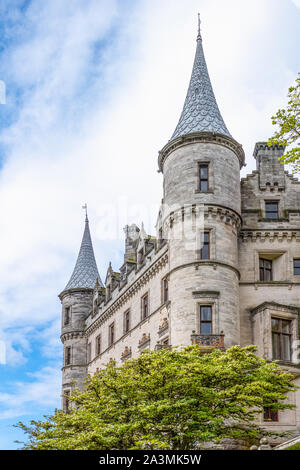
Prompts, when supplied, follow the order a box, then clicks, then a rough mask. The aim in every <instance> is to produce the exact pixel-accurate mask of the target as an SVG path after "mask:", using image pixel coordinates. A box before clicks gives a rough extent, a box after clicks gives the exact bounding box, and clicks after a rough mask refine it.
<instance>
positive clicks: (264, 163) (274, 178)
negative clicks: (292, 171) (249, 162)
mask: <svg viewBox="0 0 300 470" xmlns="http://www.w3.org/2000/svg"><path fill="white" fill-rule="evenodd" d="M284 151H285V146H281V145H272V146H271V147H269V146H268V143H267V142H257V143H256V145H255V148H254V153H253V156H254V158H255V160H256V169H257V170H258V171H259V187H260V189H262V190H264V189H267V187H269V188H270V189H274V187H276V188H277V189H279V190H284V189H285V175H284V166H283V165H282V164H281V163H280V161H279V160H278V159H279V158H280V157H282V155H283V154H284Z"/></svg>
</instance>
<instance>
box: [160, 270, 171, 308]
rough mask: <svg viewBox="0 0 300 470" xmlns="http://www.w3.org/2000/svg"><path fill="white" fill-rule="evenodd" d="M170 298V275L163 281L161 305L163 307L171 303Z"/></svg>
mask: <svg viewBox="0 0 300 470" xmlns="http://www.w3.org/2000/svg"><path fill="white" fill-rule="evenodd" d="M165 282H167V298H166V297H165V293H166V290H165ZM169 298H170V292H169V275H167V276H164V277H163V278H162V279H161V304H162V305H163V304H165V303H167V302H168V301H169Z"/></svg>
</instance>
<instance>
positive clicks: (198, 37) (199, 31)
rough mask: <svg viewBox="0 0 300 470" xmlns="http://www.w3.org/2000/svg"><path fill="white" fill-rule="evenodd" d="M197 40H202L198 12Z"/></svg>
mask: <svg viewBox="0 0 300 470" xmlns="http://www.w3.org/2000/svg"><path fill="white" fill-rule="evenodd" d="M197 41H202V37H201V19H200V13H198V36H197Z"/></svg>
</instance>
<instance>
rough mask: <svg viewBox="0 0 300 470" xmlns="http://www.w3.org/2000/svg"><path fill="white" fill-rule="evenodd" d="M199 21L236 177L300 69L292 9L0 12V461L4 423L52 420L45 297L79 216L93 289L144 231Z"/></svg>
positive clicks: (141, 0)
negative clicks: (237, 153) (94, 266)
mask: <svg viewBox="0 0 300 470" xmlns="http://www.w3.org/2000/svg"><path fill="white" fill-rule="evenodd" d="M198 12H200V13H201V20H202V24H201V31H202V38H203V46H204V52H205V56H206V61H207V65H208V70H209V73H210V77H211V81H212V84H213V88H214V92H215V95H216V98H217V101H218V104H219V108H220V110H221V113H222V116H223V118H224V121H225V123H226V125H227V127H228V129H229V131H230V133H231V135H232V136H233V137H234V138H235V139H236V140H237V141H238V142H239V143H241V144H242V145H243V148H244V150H245V153H246V161H247V167H246V168H244V169H243V170H242V176H245V175H246V174H248V173H251V171H252V170H253V169H255V161H254V159H253V157H252V154H253V149H254V145H255V143H256V142H259V141H265V140H267V139H268V138H269V137H270V136H271V135H272V133H273V126H272V124H271V116H272V115H273V114H274V113H275V112H276V110H277V109H278V108H279V107H281V106H284V105H285V103H286V95H287V90H288V88H289V86H291V84H292V83H293V82H294V80H295V78H296V77H297V73H298V72H299V69H300V67H299V65H300V64H299V40H300V29H299V20H300V0H294V1H293V0H252V1H251V2H250V1H247V0H244V1H243V2H241V1H240V0H226V1H224V0H172V1H170V0H109V1H108V0H72V2H70V1H69V0H51V1H48V2H44V1H43V0H26V1H25V0H1V3H0V80H1V81H0V103H1V104H0V214H1V222H0V449H16V448H20V447H21V445H20V444H18V443H15V442H14V441H16V440H18V441H22V440H24V439H25V436H24V435H23V433H22V432H21V431H20V430H18V429H16V428H14V427H13V424H14V423H16V422H18V421H23V422H25V423H29V421H30V420H31V419H40V418H43V416H44V415H48V414H51V413H53V411H54V409H55V408H59V407H60V387H61V364H62V345H61V343H60V339H59V337H60V324H61V305H60V301H59V299H58V297H57V296H58V294H59V293H60V292H61V291H62V290H63V288H64V287H65V285H66V284H67V282H68V280H69V277H70V275H71V273H72V270H73V267H74V265H75V261H76V257H77V254H78V251H79V247H80V243H81V237H82V234H83V229H84V217H85V214H84V211H83V210H82V206H83V205H84V204H85V203H87V204H88V213H89V220H90V228H91V233H92V238H93V244H94V250H95V255H96V259H97V263H98V268H99V271H100V274H101V277H102V280H105V276H106V270H107V267H108V263H109V261H111V262H112V266H113V269H114V270H118V269H119V267H120V266H121V265H122V256H123V248H124V233H123V227H124V226H125V225H126V224H127V223H137V224H138V225H140V224H141V222H142V221H143V222H144V224H145V228H146V230H147V231H148V232H150V233H153V234H154V233H155V228H154V227H155V222H156V216H157V214H158V208H159V204H160V200H161V197H162V175H161V174H159V173H158V172H157V170H158V166H157V157H158V151H159V150H160V149H161V148H162V147H163V146H164V145H165V144H166V143H167V141H168V140H169V139H170V137H171V135H172V133H173V132H174V129H175V127H176V124H177V122H178V119H179V116H180V113H181V109H182V106H183V103H184V99H185V94H186V91H187V87H188V83H189V79H190V74H191V70H192V64H193V59H194V54H195V48H196V36H197V13H198ZM4 89H5V90H6V94H4ZM4 98H5V99H4Z"/></svg>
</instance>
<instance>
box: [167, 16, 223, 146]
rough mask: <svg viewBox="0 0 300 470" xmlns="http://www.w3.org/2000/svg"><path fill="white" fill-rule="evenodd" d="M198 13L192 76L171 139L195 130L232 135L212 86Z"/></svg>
mask: <svg viewBox="0 0 300 470" xmlns="http://www.w3.org/2000/svg"><path fill="white" fill-rule="evenodd" d="M200 25H201V20H200V14H198V36H197V49H196V56H195V61H194V66H193V71H192V76H191V80H190V84H189V88H188V92H187V95H186V99H185V103H184V106H183V110H182V113H181V116H180V119H179V122H178V124H177V127H176V129H175V132H174V134H173V135H172V138H171V140H173V139H175V138H176V137H180V136H182V135H185V134H191V133H193V132H216V133H219V134H225V135H227V136H229V137H231V135H230V133H229V131H228V129H227V127H226V125H225V123H224V121H223V118H222V116H221V113H220V111H219V108H218V105H217V102H216V98H215V95H214V92H213V89H212V86H211V82H210V78H209V74H208V70H207V66H206V61H205V57H204V52H203V47H202V37H201V31H200Z"/></svg>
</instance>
